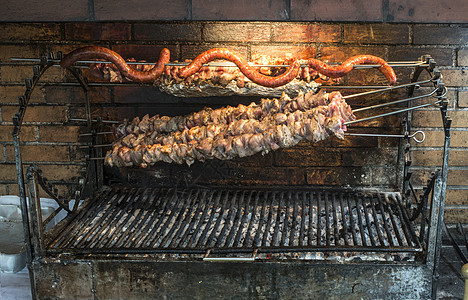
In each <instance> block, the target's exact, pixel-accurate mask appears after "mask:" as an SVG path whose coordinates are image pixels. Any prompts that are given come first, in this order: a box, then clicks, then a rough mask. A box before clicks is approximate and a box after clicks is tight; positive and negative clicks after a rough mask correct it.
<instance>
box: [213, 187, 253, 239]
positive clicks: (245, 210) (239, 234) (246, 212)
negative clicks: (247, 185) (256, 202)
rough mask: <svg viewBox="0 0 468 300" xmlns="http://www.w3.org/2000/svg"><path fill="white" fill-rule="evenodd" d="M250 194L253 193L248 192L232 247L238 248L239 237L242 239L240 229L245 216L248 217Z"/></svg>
mask: <svg viewBox="0 0 468 300" xmlns="http://www.w3.org/2000/svg"><path fill="white" fill-rule="evenodd" d="M252 194H253V191H250V193H249V196H248V197H247V200H246V201H245V203H244V211H243V214H242V219H241V221H240V224H239V229H238V230H237V234H236V236H235V237H234V247H240V240H241V237H242V228H244V224H245V222H246V221H247V216H248V212H249V204H250V200H251V199H252ZM209 223H211V222H209Z"/></svg>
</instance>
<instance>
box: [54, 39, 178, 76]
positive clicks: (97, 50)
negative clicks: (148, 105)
mask: <svg viewBox="0 0 468 300" xmlns="http://www.w3.org/2000/svg"><path fill="white" fill-rule="evenodd" d="M86 59H105V60H108V61H110V62H112V63H113V64H114V65H116V67H117V69H118V70H119V71H120V73H121V74H122V75H123V76H125V77H127V78H128V79H130V80H132V81H136V82H141V83H147V82H153V81H154V80H156V79H157V78H158V77H159V76H160V75H161V73H162V72H163V71H164V66H165V64H166V63H168V62H169V59H170V51H169V49H167V48H164V49H162V50H161V54H160V55H159V59H158V62H157V63H156V64H155V66H154V67H153V68H152V69H151V70H149V71H138V70H135V69H133V68H131V67H130V66H129V65H128V64H127V63H126V62H125V60H124V59H123V58H122V57H121V56H120V55H119V54H118V53H116V52H114V51H112V50H110V49H108V48H104V47H97V46H88V47H83V48H79V49H76V50H74V51H72V52H70V53H69V54H67V55H66V56H65V57H64V58H63V59H62V61H61V62H60V65H61V66H62V67H64V68H65V67H69V66H71V65H72V64H73V63H74V62H76V61H79V60H86Z"/></svg>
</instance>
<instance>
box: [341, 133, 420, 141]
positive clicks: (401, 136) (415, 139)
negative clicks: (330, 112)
mask: <svg viewBox="0 0 468 300" xmlns="http://www.w3.org/2000/svg"><path fill="white" fill-rule="evenodd" d="M418 134H420V135H421V138H420V139H418V138H417V135H418ZM345 135H351V136H372V137H374V136H375V137H393V138H404V137H408V138H411V139H413V140H414V141H415V142H416V143H422V142H424V141H425V140H426V134H425V133H424V131H421V130H418V131H416V132H415V133H413V134H411V135H408V136H406V135H403V134H377V133H375V134H374V133H345Z"/></svg>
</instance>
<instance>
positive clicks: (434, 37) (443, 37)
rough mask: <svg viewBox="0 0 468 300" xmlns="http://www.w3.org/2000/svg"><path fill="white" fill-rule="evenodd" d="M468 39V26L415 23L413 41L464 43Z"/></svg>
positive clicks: (433, 43)
mask: <svg viewBox="0 0 468 300" xmlns="http://www.w3.org/2000/svg"><path fill="white" fill-rule="evenodd" d="M467 39H468V28H465V27H455V26H453V27H452V26H450V27H449V26H434V25H415V26H414V29H413V43H414V44H416V45H418V44H422V45H424V44H431V45H449V44H451V45H460V44H461V45H463V44H465V43H466V40H467Z"/></svg>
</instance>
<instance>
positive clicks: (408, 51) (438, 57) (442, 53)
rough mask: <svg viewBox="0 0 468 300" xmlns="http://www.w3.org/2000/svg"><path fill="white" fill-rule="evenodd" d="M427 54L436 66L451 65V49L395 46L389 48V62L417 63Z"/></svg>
mask: <svg viewBox="0 0 468 300" xmlns="http://www.w3.org/2000/svg"><path fill="white" fill-rule="evenodd" d="M426 54H429V55H431V56H432V58H434V59H435V61H436V63H437V66H451V65H452V49H451V48H441V47H432V46H430V47H414V46H412V47H410V46H396V47H392V48H389V51H388V60H389V61H418V60H419V58H420V57H421V56H422V55H426Z"/></svg>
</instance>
